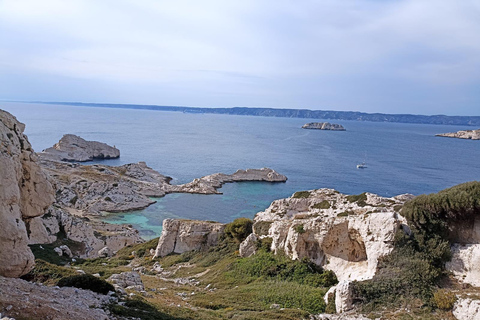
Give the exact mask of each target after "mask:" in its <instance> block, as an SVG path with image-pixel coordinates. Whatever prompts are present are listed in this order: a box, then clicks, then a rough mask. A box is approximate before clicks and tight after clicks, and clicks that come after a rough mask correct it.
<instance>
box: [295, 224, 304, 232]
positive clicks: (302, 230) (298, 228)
mask: <svg viewBox="0 0 480 320" xmlns="http://www.w3.org/2000/svg"><path fill="white" fill-rule="evenodd" d="M293 230H295V232H297V233H299V234H302V233H305V229H304V228H303V224H297V225H296V226H295V227H293Z"/></svg>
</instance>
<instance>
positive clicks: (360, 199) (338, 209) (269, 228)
mask: <svg viewBox="0 0 480 320" xmlns="http://www.w3.org/2000/svg"><path fill="white" fill-rule="evenodd" d="M410 197H411V196H408V195H402V196H397V197H393V198H383V197H380V196H377V195H375V194H371V193H365V194H361V195H358V196H346V195H343V194H340V193H339V192H337V191H335V190H332V189H319V190H313V191H303V192H297V193H295V194H294V195H293V196H292V197H291V198H287V199H281V200H276V201H274V202H273V203H272V204H271V205H270V207H269V208H267V209H266V210H265V211H263V212H259V213H257V215H256V216H255V219H254V221H255V223H254V225H253V231H254V234H255V236H256V237H258V238H265V237H270V238H271V239H272V246H271V249H272V251H274V252H279V251H281V252H285V254H287V256H289V257H291V258H292V259H303V258H307V259H309V260H311V261H313V262H315V263H316V264H318V265H320V266H322V267H324V268H325V269H329V270H332V271H334V272H335V274H336V275H337V278H338V279H339V280H340V281H343V280H348V281H352V280H365V279H370V278H372V277H373V275H374V274H375V271H376V267H377V263H378V259H379V258H380V257H382V256H385V255H387V254H389V253H390V252H391V251H392V249H393V240H394V236H395V233H396V232H397V230H399V228H401V227H402V224H404V223H405V219H404V218H403V217H402V216H400V215H399V214H398V210H399V209H400V208H401V205H402V204H403V203H404V201H406V200H407V199H409V198H410ZM251 239H253V237H249V238H247V240H245V241H251ZM243 245H244V246H247V244H245V243H244V244H243Z"/></svg>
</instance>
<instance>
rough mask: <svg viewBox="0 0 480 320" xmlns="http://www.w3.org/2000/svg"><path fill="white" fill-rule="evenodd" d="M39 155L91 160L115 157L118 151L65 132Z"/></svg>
mask: <svg viewBox="0 0 480 320" xmlns="http://www.w3.org/2000/svg"><path fill="white" fill-rule="evenodd" d="M39 155H40V157H42V158H46V159H49V160H54V161H78V162H85V161H92V160H93V159H115V158H118V157H120V151H119V150H118V149H117V148H115V147H111V146H109V145H107V144H106V143H103V142H98V141H86V140H84V139H83V138H81V137H79V136H76V135H74V134H66V135H64V136H63V137H62V139H60V141H58V142H57V143H56V144H55V145H54V146H53V147H51V148H48V149H45V150H43V152H41V153H40V154H39Z"/></svg>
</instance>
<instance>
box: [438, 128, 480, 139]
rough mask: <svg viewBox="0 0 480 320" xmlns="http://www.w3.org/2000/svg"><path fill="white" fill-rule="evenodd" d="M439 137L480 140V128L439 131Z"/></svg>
mask: <svg viewBox="0 0 480 320" xmlns="http://www.w3.org/2000/svg"><path fill="white" fill-rule="evenodd" d="M436 136H437V137H447V138H458V139H471V140H480V129H478V130H460V131H457V132H449V133H439V134H436Z"/></svg>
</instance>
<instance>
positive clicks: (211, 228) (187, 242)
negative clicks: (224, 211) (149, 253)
mask: <svg viewBox="0 0 480 320" xmlns="http://www.w3.org/2000/svg"><path fill="white" fill-rule="evenodd" d="M224 229H225V225H224V224H222V223H217V222H208V221H197V220H176V219H165V220H163V229H162V235H161V236H160V239H159V241H158V246H157V249H156V250H155V256H154V257H164V256H166V255H168V254H170V253H183V252H187V251H193V250H202V249H206V248H209V247H212V246H215V245H216V244H217V243H218V241H219V239H220V236H221V235H222V234H223V231H224Z"/></svg>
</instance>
